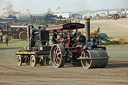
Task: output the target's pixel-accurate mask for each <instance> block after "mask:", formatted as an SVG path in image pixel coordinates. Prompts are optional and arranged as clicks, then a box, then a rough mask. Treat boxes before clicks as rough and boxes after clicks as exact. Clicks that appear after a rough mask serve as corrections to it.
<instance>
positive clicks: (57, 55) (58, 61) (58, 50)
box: [54, 47, 62, 64]
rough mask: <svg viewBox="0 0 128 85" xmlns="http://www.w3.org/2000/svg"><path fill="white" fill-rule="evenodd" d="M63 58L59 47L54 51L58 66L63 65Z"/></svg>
mask: <svg viewBox="0 0 128 85" xmlns="http://www.w3.org/2000/svg"><path fill="white" fill-rule="evenodd" d="M61 57H62V55H61V51H60V49H59V48H58V47H56V48H55V49H54V62H55V63H56V64H60V63H61Z"/></svg>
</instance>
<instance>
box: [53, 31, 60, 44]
mask: <svg viewBox="0 0 128 85" xmlns="http://www.w3.org/2000/svg"><path fill="white" fill-rule="evenodd" d="M52 44H59V41H58V39H57V30H53V35H52Z"/></svg>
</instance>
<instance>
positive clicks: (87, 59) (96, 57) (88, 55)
mask: <svg viewBox="0 0 128 85" xmlns="http://www.w3.org/2000/svg"><path fill="white" fill-rule="evenodd" d="M108 58H109V57H108V54H107V52H106V51H105V50H87V51H86V52H85V51H83V52H82V53H81V57H80V58H79V59H81V64H82V66H83V67H84V68H86V69H89V68H104V67H106V66H107V64H108Z"/></svg>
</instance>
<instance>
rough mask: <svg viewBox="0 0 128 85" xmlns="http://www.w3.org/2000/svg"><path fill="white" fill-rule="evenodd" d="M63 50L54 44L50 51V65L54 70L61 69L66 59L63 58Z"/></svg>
mask: <svg viewBox="0 0 128 85" xmlns="http://www.w3.org/2000/svg"><path fill="white" fill-rule="evenodd" d="M64 53H65V48H64V46H63V45H60V44H55V45H53V46H52V48H51V51H50V57H51V63H52V65H53V66H54V67H55V68H59V67H63V66H64V64H65V62H66V57H65V56H63V55H64Z"/></svg>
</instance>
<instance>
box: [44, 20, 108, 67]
mask: <svg viewBox="0 0 128 85" xmlns="http://www.w3.org/2000/svg"><path fill="white" fill-rule="evenodd" d="M84 27H85V25H84V24H81V23H69V24H64V25H62V26H56V27H47V28H46V30H48V31H50V30H60V31H61V34H60V37H61V39H60V44H54V45H53V46H52V47H51V50H50V59H51V63H52V65H53V66H54V67H55V68H59V67H63V66H64V65H65V63H72V64H73V65H80V64H81V65H82V66H83V67H84V68H87V69H88V68H95V67H106V65H107V64H108V58H109V57H108V54H107V52H106V51H105V50H106V47H100V46H98V45H97V42H96V39H90V19H86V38H85V37H84V36H83V35H81V34H80V33H78V29H81V28H84ZM74 29H75V30H76V33H74V34H71V31H72V30H74ZM64 30H67V31H68V35H65V34H64V33H63V31H64Z"/></svg>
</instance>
